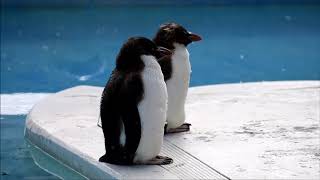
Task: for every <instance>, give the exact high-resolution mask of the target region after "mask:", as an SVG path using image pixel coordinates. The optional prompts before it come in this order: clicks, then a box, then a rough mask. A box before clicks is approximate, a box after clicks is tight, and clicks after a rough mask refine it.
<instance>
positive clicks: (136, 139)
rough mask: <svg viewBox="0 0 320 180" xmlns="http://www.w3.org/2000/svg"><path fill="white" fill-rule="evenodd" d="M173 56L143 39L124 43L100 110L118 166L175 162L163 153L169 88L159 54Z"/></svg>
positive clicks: (109, 154)
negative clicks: (158, 57) (158, 60)
mask: <svg viewBox="0 0 320 180" xmlns="http://www.w3.org/2000/svg"><path fill="white" fill-rule="evenodd" d="M169 54H171V51H170V50H168V49H166V48H162V47H157V46H156V44H155V43H154V42H152V41H151V40H149V39H146V38H143V37H134V38H130V39H128V41H127V42H126V43H125V44H124V45H123V46H122V48H121V50H120V52H119V54H118V56H117V59H116V67H115V69H114V70H113V71H112V74H111V76H110V79H109V81H108V82H107V85H106V87H105V88H104V91H103V93H102V98H101V105H100V114H101V123H102V129H103V134H104V138H105V149H106V154H105V155H103V156H102V157H101V158H100V159H99V161H101V162H107V163H112V164H120V165H130V164H159V165H164V164H170V163H172V159H171V158H169V157H164V156H159V153H160V149H161V146H162V143H163V133H164V125H165V121H166V112H167V100H168V94H167V88H166V84H165V81H164V77H163V74H162V72H161V67H160V65H159V63H158V62H157V60H156V58H155V56H160V57H161V56H164V55H169Z"/></svg>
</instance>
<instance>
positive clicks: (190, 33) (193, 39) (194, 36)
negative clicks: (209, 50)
mask: <svg viewBox="0 0 320 180" xmlns="http://www.w3.org/2000/svg"><path fill="white" fill-rule="evenodd" d="M189 39H190V40H191V41H192V42H194V41H200V40H201V39H202V38H201V37H200V36H199V35H197V34H194V33H192V32H189Z"/></svg>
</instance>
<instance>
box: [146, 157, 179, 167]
mask: <svg viewBox="0 0 320 180" xmlns="http://www.w3.org/2000/svg"><path fill="white" fill-rule="evenodd" d="M171 163H173V159H172V158H169V157H166V156H156V157H154V158H152V159H150V160H149V161H147V162H144V163H141V164H144V165H167V164H171Z"/></svg>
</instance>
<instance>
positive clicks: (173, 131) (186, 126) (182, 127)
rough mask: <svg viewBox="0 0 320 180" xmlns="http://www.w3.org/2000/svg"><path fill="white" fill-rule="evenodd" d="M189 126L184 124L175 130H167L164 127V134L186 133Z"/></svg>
mask: <svg viewBox="0 0 320 180" xmlns="http://www.w3.org/2000/svg"><path fill="white" fill-rule="evenodd" d="M190 126H191V124H190V123H184V124H182V125H181V126H179V127H177V128H171V129H167V126H166V127H165V134H168V133H180V132H187V131H190Z"/></svg>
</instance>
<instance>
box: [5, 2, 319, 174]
mask: <svg viewBox="0 0 320 180" xmlns="http://www.w3.org/2000/svg"><path fill="white" fill-rule="evenodd" d="M1 18H2V19H1V101H2V100H3V97H4V96H5V103H3V102H1V120H0V122H1V179H2V178H3V179H21V178H31V179H32V178H44V179H56V178H57V177H55V176H52V175H50V174H49V173H47V172H45V171H43V170H41V169H40V168H38V167H37V166H36V165H35V163H34V162H33V160H32V158H31V155H30V152H29V151H28V150H27V145H26V144H25V142H24V139H23V130H24V123H25V117H26V116H25V114H26V112H27V111H28V110H29V109H30V108H31V106H32V104H33V103H34V102H36V100H38V99H39V98H35V97H38V96H39V93H53V92H57V91H60V90H63V89H65V88H69V87H73V86H76V85H83V84H85V85H96V86H104V85H105V83H106V80H107V79H108V76H109V74H110V72H111V70H112V69H113V68H114V61H115V57H116V55H117V53H118V51H119V48H120V46H121V45H122V43H123V42H124V41H125V40H126V39H127V38H128V37H130V36H146V37H149V38H152V37H153V35H154V33H155V31H156V30H157V28H158V26H159V25H160V24H161V23H164V22H171V21H174V22H178V23H180V24H182V25H184V26H185V27H186V28H187V29H188V30H190V31H192V32H195V33H197V34H200V35H201V36H202V38H203V40H202V41H200V42H197V43H194V44H191V45H190V46H189V52H190V59H191V64H192V77H191V86H199V85H206V84H219V83H239V82H251V81H275V80H320V36H319V34H320V21H319V19H320V5H300V6H298V5H295V6H293V5H292V6H291V5H281V6H275V5H274V6H273V5H268V6H185V7H178V6H159V7H156V6H121V7H118V6H110V7H103V8H95V7H86V8H16V9H15V8H10V9H9V8H5V9H2V11H1ZM13 93H21V94H19V98H16V96H15V94H13ZM26 93H33V94H26ZM33 97H34V98H33Z"/></svg>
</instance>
